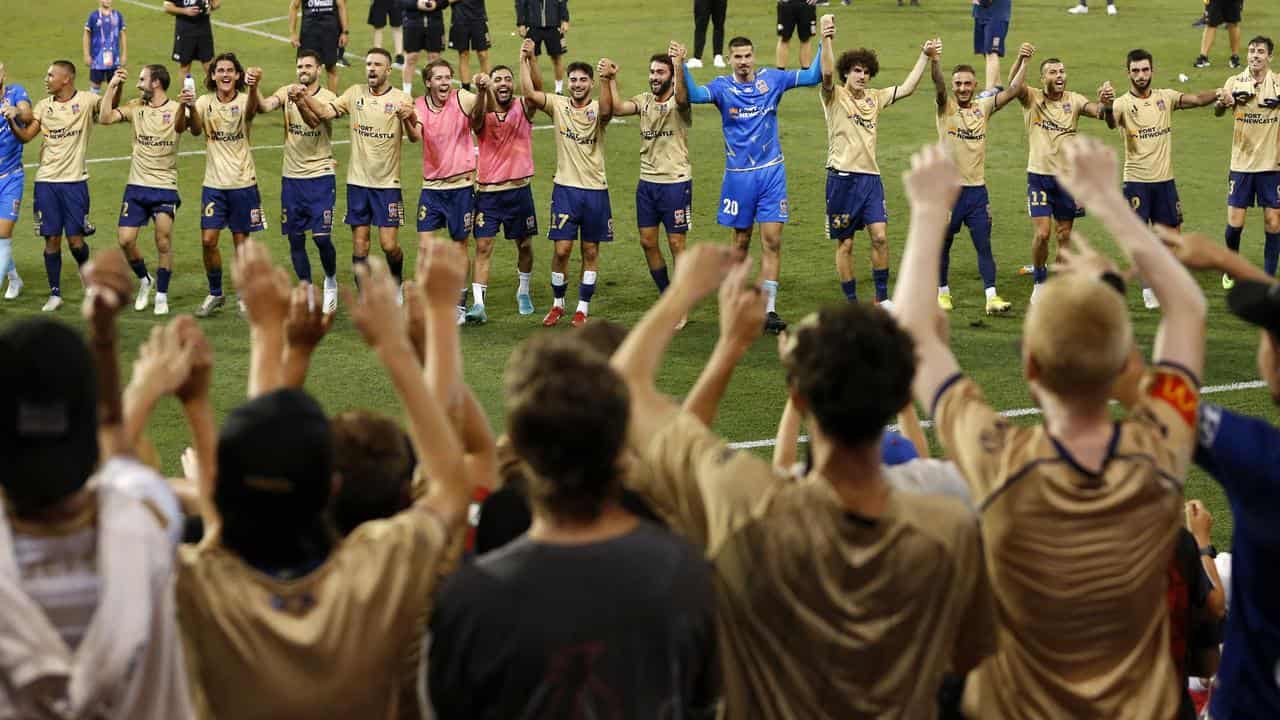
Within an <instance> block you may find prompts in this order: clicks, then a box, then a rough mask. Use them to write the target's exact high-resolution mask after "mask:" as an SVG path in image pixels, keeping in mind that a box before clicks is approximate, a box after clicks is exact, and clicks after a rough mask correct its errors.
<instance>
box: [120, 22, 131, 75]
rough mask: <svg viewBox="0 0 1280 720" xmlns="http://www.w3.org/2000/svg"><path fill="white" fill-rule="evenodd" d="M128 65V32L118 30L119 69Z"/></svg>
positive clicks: (123, 29) (121, 29)
mask: <svg viewBox="0 0 1280 720" xmlns="http://www.w3.org/2000/svg"><path fill="white" fill-rule="evenodd" d="M128 64H129V31H128V30H127V29H125V28H123V27H122V28H120V67H124V66H125V65H128Z"/></svg>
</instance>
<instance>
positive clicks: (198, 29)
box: [164, 0, 222, 78]
mask: <svg viewBox="0 0 1280 720" xmlns="http://www.w3.org/2000/svg"><path fill="white" fill-rule="evenodd" d="M220 7H222V0H164V11H165V12H167V13H169V14H170V15H173V16H174V18H173V61H174V62H176V63H178V76H179V77H184V78H185V77H186V76H188V75H190V74H191V61H192V60H198V61H199V62H200V64H201V65H203V66H204V72H205V74H206V75H208V74H209V61H210V60H212V59H213V23H211V22H210V21H209V15H210V14H211V13H213V11H215V10H217V9H218V8H220Z"/></svg>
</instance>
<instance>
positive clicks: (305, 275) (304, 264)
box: [289, 233, 311, 282]
mask: <svg viewBox="0 0 1280 720" xmlns="http://www.w3.org/2000/svg"><path fill="white" fill-rule="evenodd" d="M289 259H290V260H292V261H293V274H294V275H297V276H298V279H299V280H306V281H307V282H311V259H310V258H308V257H307V234H306V233H289Z"/></svg>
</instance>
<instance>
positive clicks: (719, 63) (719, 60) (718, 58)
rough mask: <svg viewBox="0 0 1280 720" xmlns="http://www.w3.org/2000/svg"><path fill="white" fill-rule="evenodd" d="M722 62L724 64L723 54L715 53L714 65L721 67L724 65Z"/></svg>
mask: <svg viewBox="0 0 1280 720" xmlns="http://www.w3.org/2000/svg"><path fill="white" fill-rule="evenodd" d="M724 64H725V63H724V56H723V55H717V56H716V59H715V65H716V67H719V68H722V67H724Z"/></svg>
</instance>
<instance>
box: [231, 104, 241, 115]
mask: <svg viewBox="0 0 1280 720" xmlns="http://www.w3.org/2000/svg"><path fill="white" fill-rule="evenodd" d="M231 114H232V115H239V114H240V106H239V105H232V106H231Z"/></svg>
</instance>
